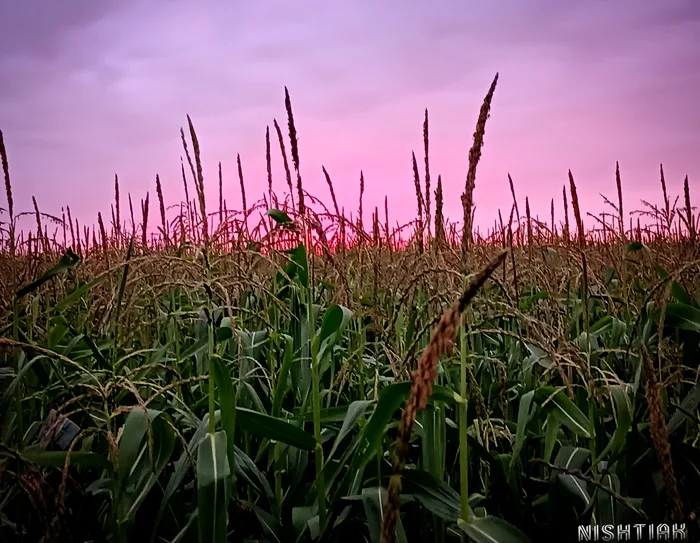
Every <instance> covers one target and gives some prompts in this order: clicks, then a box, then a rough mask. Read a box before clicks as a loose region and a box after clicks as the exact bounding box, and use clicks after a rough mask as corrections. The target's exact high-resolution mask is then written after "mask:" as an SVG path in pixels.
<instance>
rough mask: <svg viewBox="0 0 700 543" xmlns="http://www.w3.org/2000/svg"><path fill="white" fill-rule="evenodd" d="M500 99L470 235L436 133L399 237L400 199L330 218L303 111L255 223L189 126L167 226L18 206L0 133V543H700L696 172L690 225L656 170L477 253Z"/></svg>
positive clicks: (118, 211)
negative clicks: (661, 536) (437, 152)
mask: <svg viewBox="0 0 700 543" xmlns="http://www.w3.org/2000/svg"><path fill="white" fill-rule="evenodd" d="M495 87H496V80H495V81H494V82H493V85H492V86H491V88H490V90H489V92H488V94H487V96H486V99H485V100H484V104H483V105H482V108H481V111H480V114H479V117H478V120H477V123H476V125H477V126H476V131H475V135H474V144H473V147H472V149H471V152H470V153H469V171H468V173H467V181H466V186H465V191H464V194H463V197H462V202H463V204H464V209H465V211H466V212H465V216H464V219H465V220H463V221H462V223H461V224H462V225H464V224H466V227H464V228H463V227H462V226H460V227H457V225H455V224H451V223H449V222H448V221H446V220H445V217H444V216H443V211H442V205H443V202H442V183H441V180H440V178H438V180H437V183H435V186H434V187H433V186H431V177H430V171H429V159H428V152H427V151H428V148H429V146H428V114H427V112H426V117H425V124H424V127H423V131H424V138H425V159H424V166H423V164H421V165H420V167H419V164H418V162H417V161H416V159H415V158H414V168H413V169H414V177H415V190H416V202H417V216H416V219H415V220H414V221H413V222H412V223H411V224H408V225H405V226H403V227H399V228H391V227H390V226H389V209H388V204H387V205H386V206H385V209H383V210H379V209H376V208H375V209H374V210H372V212H371V214H370V215H371V219H370V220H368V221H365V222H363V218H364V217H365V215H366V214H365V212H364V211H363V209H362V205H363V202H362V197H360V202H359V210H358V211H357V212H356V213H354V215H355V219H353V220H350V219H348V218H346V214H345V212H344V211H342V210H341V209H340V208H339V206H338V203H337V202H336V198H335V195H334V192H333V184H332V181H331V178H330V176H329V175H328V174H327V173H326V179H327V181H328V187H329V191H330V200H331V201H332V205H331V206H328V207H326V206H325V205H324V204H323V203H322V201H321V200H320V199H319V198H315V197H313V196H312V195H310V194H308V193H307V192H305V190H304V188H303V184H302V177H301V175H300V173H299V169H298V164H299V150H298V149H297V145H296V141H297V136H296V130H295V127H294V119H293V115H292V106H291V102H290V100H289V96H288V94H287V99H286V106H287V115H288V119H287V122H288V133H287V134H283V132H282V130H281V129H280V126H279V124H278V123H277V121H275V123H274V126H273V130H272V134H271V131H270V130H268V133H267V157H268V180H267V181H268V183H269V185H268V187H269V190H268V192H267V194H266V196H265V197H264V199H263V200H262V201H260V202H257V203H252V204H251V205H250V206H248V204H247V202H246V194H245V183H244V179H243V175H242V173H241V172H240V169H239V175H240V187H241V192H242V197H243V198H242V201H243V209H241V210H239V211H235V212H234V211H231V210H228V209H227V206H226V202H225V201H224V199H223V194H222V189H221V187H222V183H223V181H222V179H221V174H220V170H219V177H218V183H219V195H220V197H219V202H218V206H217V208H216V209H215V210H214V211H212V210H211V208H210V207H208V204H209V202H206V201H205V198H204V186H205V183H207V184H210V183H213V182H215V181H212V178H213V179H216V177H213V176H210V175H207V176H206V178H205V176H204V175H203V170H202V164H201V162H200V149H199V142H198V140H197V134H196V132H195V128H194V126H193V123H192V122H191V121H190V119H189V118H188V126H187V127H186V128H185V129H184V130H183V131H182V133H181V134H182V142H183V158H184V161H183V169H182V176H183V183H184V188H185V191H186V193H187V198H186V199H187V201H186V202H183V203H182V204H178V205H176V206H173V205H171V204H172V202H167V195H166V194H163V191H162V190H161V184H160V180H159V179H158V178H156V198H154V199H153V200H152V202H155V201H156V200H157V210H158V213H157V215H156V216H155V217H154V215H153V214H150V215H149V208H150V205H149V196H148V195H147V196H146V197H145V198H144V199H143V200H142V201H141V208H140V209H139V208H138V207H137V208H136V213H135V210H134V205H133V203H132V200H131V195H129V196H128V208H127V207H126V206H125V204H124V202H125V201H126V200H127V199H125V198H124V195H121V196H120V194H119V180H118V178H117V179H115V181H114V184H115V201H114V203H113V204H112V217H111V220H109V219H107V220H105V219H103V217H102V216H101V215H100V216H99V217H98V218H97V221H96V225H95V226H92V227H90V228H88V227H87V226H84V225H83V226H81V225H80V224H78V221H77V220H74V219H73V218H72V217H71V213H70V208H66V209H65V212H64V213H63V215H62V216H60V217H56V216H51V215H48V214H45V213H42V212H41V211H40V210H39V208H38V206H37V205H36V201H35V202H34V210H33V211H31V212H29V213H20V212H17V211H16V210H15V209H14V204H13V199H12V182H11V163H12V157H11V156H10V157H8V156H7V153H6V151H5V144H4V143H3V139H2V138H3V135H2V133H0V154H1V155H2V166H3V172H4V181H5V188H6V196H7V203H6V204H5V206H4V208H3V209H2V220H3V222H2V223H0V226H1V227H2V232H1V235H2V238H1V239H0V243H1V244H2V249H1V253H0V394H1V396H0V540H1V541H7V542H15V541H17V542H19V541H23V542H34V541H43V542H45V543H49V542H55V541H94V542H102V541H114V542H119V543H122V542H124V543H125V542H127V541H129V542H131V541H144V542H148V541H152V542H164V541H172V542H186V541H201V542H204V541H249V542H262V541H268V542H280V543H282V542H297V541H298V542H304V541H319V540H321V541H328V542H343V541H347V542H353V543H354V542H357V541H367V542H372V543H379V542H380V541H383V542H384V543H389V542H390V541H397V542H414V541H415V542H418V541H435V542H449V541H475V542H477V543H487V542H488V543H505V542H525V541H560V542H567V541H576V540H577V533H578V532H577V529H578V526H579V525H596V526H602V525H619V524H632V525H634V524H635V523H642V524H655V525H656V524H658V523H664V522H665V523H668V524H671V525H672V524H673V523H675V524H676V525H680V524H682V523H684V524H685V530H686V532H687V533H688V540H690V541H692V540H696V541H697V539H693V537H697V534H695V536H694V535H693V533H694V531H695V530H697V529H698V520H697V517H696V515H697V513H698V511H699V510H700V492H698V490H697V489H698V488H700V448H699V445H698V439H699V438H700V431H699V430H700V418H699V415H698V404H699V403H700V380H699V377H698V363H699V362H700V357H699V355H700V282H699V280H698V278H699V277H700V273H699V272H700V251H698V245H697V241H696V236H697V231H698V229H699V224H698V222H699V221H698V216H697V215H696V213H695V211H694V208H693V207H692V204H691V195H690V188H689V182H688V179H687V178H686V180H685V185H684V193H683V195H682V197H681V198H680V201H681V204H680V205H678V199H676V200H675V201H674V198H673V196H671V195H669V194H668V193H667V190H666V182H665V180H664V177H663V169H662V170H661V189H662V190H661V191H660V193H662V194H663V201H662V204H661V205H660V206H655V205H653V204H651V203H648V202H643V203H642V204H643V206H644V207H643V209H642V211H640V212H632V213H630V212H629V211H627V212H625V210H623V182H622V180H621V176H620V175H619V169H618V176H617V180H616V181H617V182H616V185H615V184H613V181H612V180H611V187H613V188H614V189H616V198H614V200H615V203H613V202H611V201H606V203H607V204H608V207H609V209H610V212H609V213H605V214H601V215H591V214H586V213H585V211H584V210H581V209H580V208H579V203H578V197H577V193H576V182H575V179H574V176H573V175H572V174H571V173H569V179H568V183H567V185H566V186H565V187H564V191H563V209H564V210H565V214H564V216H563V217H560V218H558V217H555V216H554V203H553V202H552V217H551V220H548V221H547V222H546V223H545V222H540V221H538V220H536V219H535V218H534V217H531V215H530V206H529V203H528V201H527V199H526V200H525V202H526V203H525V209H524V213H522V214H521V211H523V210H522V209H519V208H518V203H517V202H518V201H517V199H516V198H515V188H516V187H515V186H514V184H513V182H512V181H511V189H512V191H513V205H512V208H511V209H510V211H509V216H500V214H499V217H498V220H497V221H496V222H495V223H494V226H493V228H492V229H490V230H489V231H488V232H486V233H478V232H476V231H475V230H476V229H474V228H472V209H473V207H474V204H475V202H473V191H474V186H475V183H476V166H477V163H478V161H479V157H480V153H481V146H482V143H483V139H484V134H485V126H486V121H487V118H488V114H489V110H490V104H491V97H492V96H493V93H494V90H495ZM275 132H276V134H275ZM11 137H12V135H11V134H5V138H8V139H9V138H11ZM271 139H272V142H273V143H276V140H279V152H281V154H282V157H283V159H284V165H285V171H284V174H283V176H280V177H279V178H278V177H277V174H275V178H276V179H278V181H279V184H280V185H286V186H287V187H288V191H287V192H286V193H285V195H284V196H278V195H277V194H275V192H274V191H273V188H272V186H273V183H272V179H273V172H272V169H271V167H270V155H271V153H272V152H275V151H274V150H273V149H271V147H272V143H271V141H270V140H271ZM275 147H277V145H275ZM287 151H289V152H290V155H291V160H290V159H288V158H287ZM8 160H9V165H8ZM421 162H423V161H422V160H421ZM324 172H325V170H324ZM207 173H208V172H207ZM363 183H364V181H362V180H361V181H360V184H361V186H360V194H362V192H363V189H364V187H363ZM579 189H580V187H579ZM135 203H138V202H135ZM22 217H25V218H29V219H31V220H32V221H33V220H34V219H33V218H34V217H35V219H36V221H35V222H36V224H35V225H33V226H31V227H30V228H20V227H19V226H18V225H19V223H20V221H19V219H21V218H22ZM204 218H206V220H204ZM154 225H155V227H154ZM633 530H634V529H633ZM632 540H634V531H633V534H632Z"/></svg>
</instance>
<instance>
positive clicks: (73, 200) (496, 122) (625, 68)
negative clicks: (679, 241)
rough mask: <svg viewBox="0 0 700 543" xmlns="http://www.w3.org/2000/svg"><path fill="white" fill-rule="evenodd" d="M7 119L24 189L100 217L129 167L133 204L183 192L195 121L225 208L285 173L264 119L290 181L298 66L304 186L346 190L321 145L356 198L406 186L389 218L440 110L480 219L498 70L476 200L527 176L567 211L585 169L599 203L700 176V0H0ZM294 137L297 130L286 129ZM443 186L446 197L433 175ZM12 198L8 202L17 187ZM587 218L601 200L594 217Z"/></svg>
mask: <svg viewBox="0 0 700 543" xmlns="http://www.w3.org/2000/svg"><path fill="white" fill-rule="evenodd" d="M0 4H2V17H0V130H2V131H3V133H4V138H5V143H6V147H7V151H8V154H9V164H10V174H11V178H12V184H13V190H14V200H15V211H16V212H18V211H22V210H25V211H28V210H31V209H32V201H31V197H32V196H35V197H36V199H37V202H38V205H39V207H40V209H41V210H42V211H44V212H47V213H53V214H58V215H60V211H61V207H62V206H65V205H66V204H68V205H70V207H71V210H72V213H73V216H74V217H78V218H79V219H80V221H81V224H93V223H94V222H95V221H96V217H97V212H98V211H101V212H102V213H103V215H105V216H107V217H108V216H109V209H110V204H111V202H112V201H113V196H114V193H113V191H114V175H115V173H116V174H118V175H119V179H120V184H121V192H122V197H123V200H122V209H126V207H127V203H126V194H127V193H128V192H130V193H131V194H132V198H133V199H134V205H135V207H137V208H138V202H139V201H140V199H141V198H143V197H145V193H146V191H150V193H151V198H150V200H151V213H152V216H154V217H155V216H156V213H157V208H156V206H155V205H154V202H155V201H156V198H155V175H156V174H159V176H160V179H161V181H162V183H163V191H164V194H165V200H166V205H172V204H176V203H178V202H180V201H181V200H182V199H183V197H184V191H183V187H182V180H181V174H180V157H181V156H182V155H183V150H182V143H181V141H180V134H179V130H180V127H185V128H186V127H187V118H186V115H187V114H189V115H190V116H191V118H192V121H193V123H194V125H195V128H196V131H197V134H198V139H199V142H200V145H201V147H202V158H203V168H204V178H205V185H206V186H207V195H208V201H209V202H210V204H209V209H212V208H213V207H215V206H216V204H217V199H218V181H217V163H218V162H219V161H221V162H222V168H223V174H224V185H225V188H224V196H225V198H226V200H227V206H228V208H229V209H233V208H235V209H240V206H241V199H240V192H239V188H238V177H237V169H236V155H237V154H238V153H240V155H241V161H242V166H243V171H244V176H245V180H246V190H247V199H248V202H249V203H250V202H253V201H255V200H257V199H258V198H260V197H262V194H263V193H264V192H266V190H267V189H266V187H267V177H266V166H265V130H266V127H267V126H268V125H269V126H270V127H271V130H272V136H273V138H272V142H273V147H272V163H273V178H274V181H273V183H274V187H275V189H276V191H277V192H280V193H281V192H283V191H284V190H285V188H286V182H285V180H284V170H283V169H282V162H281V158H280V153H279V147H278V146H277V145H275V141H276V138H275V137H274V134H275V133H274V129H273V128H272V120H273V119H274V118H276V119H277V120H278V122H279V123H280V125H281V126H282V127H283V129H285V127H286V114H285V110H284V87H285V85H286V86H287V87H288V88H289V92H290V95H291V99H292V104H293V109H294V117H295V121H296V127H297V131H298V138H299V153H300V169H301V174H302V177H303V182H304V186H305V188H306V189H307V190H308V191H309V192H311V193H312V194H314V195H315V196H317V197H319V198H321V199H322V200H323V201H324V202H325V203H326V204H327V205H329V206H330V202H331V200H330V196H329V192H328V188H327V185H326V183H325V179H324V177H323V174H322V170H321V167H322V166H325V167H326V169H327V170H328V172H329V174H330V176H331V178H332V179H333V182H334V186H335V191H336V194H337V197H338V200H339V202H340V205H342V206H344V207H345V208H346V210H347V212H348V213H349V212H353V213H354V214H356V213H357V207H358V203H357V202H358V195H359V182H358V181H359V173H360V170H363V172H364V177H365V201H364V209H365V223H367V222H368V221H369V218H370V214H371V210H373V208H374V206H379V208H380V209H382V208H383V202H384V197H385V196H388V199H389V215H390V221H391V223H392V224H393V223H395V221H399V222H401V223H405V222H408V221H410V220H412V219H413V217H414V216H415V214H416V211H415V210H416V200H415V189H414V185H413V171H412V165H411V152H412V151H415V152H416V156H417V158H418V161H419V166H420V171H421V175H422V172H423V166H422V156H423V134H422V123H423V116H424V111H425V109H426V108H427V109H428V111H429V116H430V169H431V178H432V180H433V187H434V186H435V181H436V180H437V176H438V174H440V175H441V176H442V181H443V190H444V199H445V214H446V215H447V216H448V217H449V218H450V220H452V221H459V220H460V219H461V202H460V194H461V193H462V192H463V190H464V185H465V179H466V173H467V165H468V154H469V148H470V147H471V144H472V137H473V133H474V128H475V125H476V120H477V117H478V114H479V108H480V107H481V103H482V101H483V99H484V96H485V94H486V92H487V90H488V87H489V85H490V84H491V81H492V80H493V78H494V76H495V74H496V73H497V72H498V73H499V81H498V86H497V89H496V92H495V96H494V99H493V103H492V109H491V117H490V119H489V121H488V124H487V127H486V136H485V145H484V148H483V155H482V159H481V162H480V164H479V168H478V171H477V179H476V190H475V201H476V206H477V209H476V216H475V222H476V224H477V225H479V226H480V228H486V227H488V226H489V225H492V224H493V220H494V218H495V217H496V216H497V213H498V210H499V209H501V210H502V213H503V215H504V216H506V217H507V215H508V213H509V212H510V208H511V196H510V190H509V187H508V178H507V175H508V174H509V173H510V174H511V176H512V178H513V181H514V183H515V187H516V193H517V197H518V200H519V206H520V209H521V212H522V210H523V209H524V200H525V196H528V197H529V200H530V206H531V208H532V213H533V215H540V216H541V217H542V218H548V217H549V208H550V199H551V198H555V209H556V211H555V212H556V214H557V217H558V218H561V215H562V213H563V212H562V203H561V201H562V200H561V192H562V186H563V185H564V184H565V183H567V171H568V170H569V169H571V170H572V172H573V174H574V177H575V179H576V182H577V185H578V192H579V199H580V202H581V206H582V208H583V210H584V212H585V211H591V212H600V211H602V210H604V209H605V207H604V204H603V202H602V198H601V197H600V195H599V193H603V194H605V195H606V196H608V197H609V198H611V199H613V200H614V199H615V198H616V189H615V162H616V161H619V163H620V168H621V175H622V182H623V190H624V193H625V205H626V208H627V210H631V209H639V208H640V207H641V204H640V200H641V199H646V200H651V201H653V202H659V201H660V200H661V190H660V186H659V164H660V163H663V165H664V170H665V174H666V181H667V184H668V186H669V191H670V192H671V193H672V194H682V183H683V178H684V177H685V176H686V175H688V176H689V180H690V187H691V196H694V195H697V196H695V198H700V181H699V180H700V102H698V98H697V96H698V95H697V92H698V88H700V69H698V66H700V2H698V1H697V0H666V1H664V2H659V1H658V0H615V1H613V0H585V1H583V0H572V1H569V2H561V1H558V0H459V1H457V0H435V1H434V2H418V1H416V0H410V1H407V0H404V1H403V2H398V1H397V0H384V1H382V2H376V1H370V0H353V1H352V2H337V1H335V2H328V1H325V2H324V1H320V0H307V1H303V2H282V1H279V0H269V1H265V2H253V1H245V2H244V1H238V2H232V1H223V0H200V1H197V2H195V1H193V0H190V1H186V0H121V1H119V2H95V1H94V0H61V2H56V1H54V0H42V1H40V0H0ZM287 149H289V146H288V140H287ZM433 200H434V197H433ZM0 207H6V205H5V199H4V196H3V197H2V198H0ZM589 221H590V219H589Z"/></svg>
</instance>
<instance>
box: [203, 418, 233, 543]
mask: <svg viewBox="0 0 700 543" xmlns="http://www.w3.org/2000/svg"><path fill="white" fill-rule="evenodd" d="M226 446H227V439H226V432H224V431H219V432H216V433H215V434H209V433H208V434H207V435H206V436H205V437H204V439H203V440H202V441H201V442H200V444H199V447H198V449H197V511H198V519H197V520H198V526H199V542H200V543H205V542H206V543H209V542H211V543H225V541H226V538H227V526H228V500H229V484H228V479H229V476H230V474H231V472H230V469H229V465H228V458H227V457H226Z"/></svg>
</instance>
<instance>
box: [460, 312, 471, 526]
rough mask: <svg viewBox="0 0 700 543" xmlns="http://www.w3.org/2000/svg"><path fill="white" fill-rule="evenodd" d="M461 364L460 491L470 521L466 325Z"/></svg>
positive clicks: (461, 334)
mask: <svg viewBox="0 0 700 543" xmlns="http://www.w3.org/2000/svg"><path fill="white" fill-rule="evenodd" d="M459 362H460V367H461V375H460V383H459V394H460V396H461V397H462V400H463V402H462V403H461V404H460V405H459V483H460V484H459V489H460V494H461V500H460V503H461V513H462V514H461V517H462V519H463V520H469V482H468V476H469V465H468V462H469V457H468V456H467V452H468V451H467V406H468V404H467V336H466V333H465V331H464V325H462V326H460V327H459Z"/></svg>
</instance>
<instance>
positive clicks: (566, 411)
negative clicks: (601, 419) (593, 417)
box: [535, 386, 591, 438]
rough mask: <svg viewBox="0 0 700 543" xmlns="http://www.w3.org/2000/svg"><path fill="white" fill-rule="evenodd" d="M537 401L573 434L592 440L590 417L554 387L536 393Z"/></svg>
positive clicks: (540, 389)
mask: <svg viewBox="0 0 700 543" xmlns="http://www.w3.org/2000/svg"><path fill="white" fill-rule="evenodd" d="M535 401H536V402H537V403H538V404H540V406H541V407H542V409H544V410H545V411H546V412H547V413H553V414H554V416H556V417H557V418H558V419H559V421H560V422H561V423H562V424H563V425H564V426H566V427H567V428H569V430H571V431H572V432H574V433H576V434H577V435H579V436H581V437H585V438H590V437H591V435H590V430H589V428H590V425H589V421H588V417H586V415H584V414H583V412H582V411H581V410H580V409H579V408H578V407H577V406H576V404H574V403H573V402H572V401H571V400H570V399H569V398H568V397H567V396H566V394H564V391H563V390H558V389H556V388H554V387H552V386H543V387H540V388H539V389H537V391H536V392H535Z"/></svg>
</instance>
